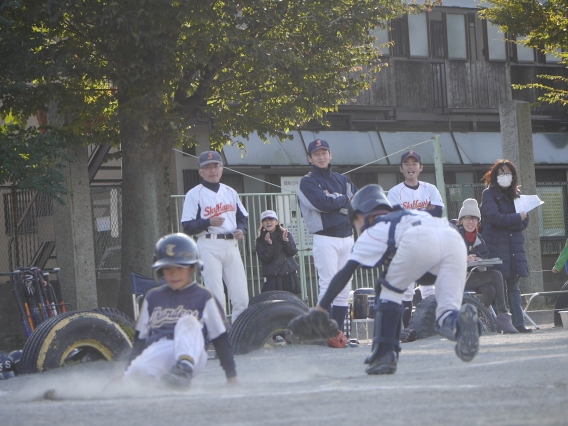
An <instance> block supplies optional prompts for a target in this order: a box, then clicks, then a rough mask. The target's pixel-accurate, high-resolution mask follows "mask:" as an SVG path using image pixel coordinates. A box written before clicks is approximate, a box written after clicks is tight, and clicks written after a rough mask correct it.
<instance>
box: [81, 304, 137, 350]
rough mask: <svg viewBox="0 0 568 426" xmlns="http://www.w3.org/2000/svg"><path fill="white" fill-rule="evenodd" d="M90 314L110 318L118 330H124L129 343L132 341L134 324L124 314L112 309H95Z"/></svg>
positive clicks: (134, 331)
mask: <svg viewBox="0 0 568 426" xmlns="http://www.w3.org/2000/svg"><path fill="white" fill-rule="evenodd" d="M91 312H97V313H99V314H103V315H105V316H106V317H108V318H110V320H111V321H113V322H115V323H117V324H118V325H119V326H120V328H122V329H123V330H124V332H125V333H126V334H127V335H128V338H129V339H130V341H131V342H133V341H134V334H135V333H136V330H135V328H136V324H135V323H134V320H133V319H132V318H130V317H129V316H128V315H126V314H125V313H124V312H122V311H119V310H118V309H114V308H95V309H92V310H91Z"/></svg>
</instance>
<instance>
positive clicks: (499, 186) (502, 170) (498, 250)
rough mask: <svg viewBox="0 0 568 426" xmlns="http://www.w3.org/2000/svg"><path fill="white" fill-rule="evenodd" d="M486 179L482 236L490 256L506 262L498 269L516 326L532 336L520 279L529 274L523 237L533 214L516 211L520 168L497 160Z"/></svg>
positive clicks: (482, 206)
mask: <svg viewBox="0 0 568 426" xmlns="http://www.w3.org/2000/svg"><path fill="white" fill-rule="evenodd" d="M484 180H485V188H486V189H485V190H484V191H483V196H482V200H481V217H482V221H483V231H482V233H481V235H482V236H483V239H484V240H485V244H486V245H487V248H488V249H489V256H490V257H499V258H501V260H503V264H502V265H495V269H497V270H499V271H500V272H501V274H502V275H503V278H504V280H505V284H506V287H507V299H508V301H509V309H510V311H511V315H512V322H513V325H514V326H515V328H516V329H517V330H519V332H521V333H532V329H530V328H528V327H526V326H525V318H524V316H523V310H522V307H521V290H520V287H519V279H520V277H527V276H528V275H529V268H528V262H527V255H526V253H525V245H524V243H525V237H524V236H523V231H524V230H525V229H526V228H527V226H528V225H529V215H528V213H527V212H517V211H516V210H515V203H514V201H515V198H519V196H520V191H519V185H518V176H517V169H516V167H515V165H514V164H513V163H512V162H511V161H509V160H497V161H496V162H495V164H494V165H493V166H492V167H491V169H490V170H489V171H488V172H487V173H486V174H485V176H484Z"/></svg>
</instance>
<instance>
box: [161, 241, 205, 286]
mask: <svg viewBox="0 0 568 426" xmlns="http://www.w3.org/2000/svg"><path fill="white" fill-rule="evenodd" d="M195 264H198V266H199V268H198V269H201V265H202V263H201V260H200V259H199V251H198V250H197V244H195V241H193V238H191V237H189V236H187V235H185V234H181V233H176V234H169V235H166V236H165V237H162V238H160V240H159V241H158V242H157V243H156V248H155V249H154V263H153V264H152V270H153V271H154V279H155V280H156V282H159V281H160V280H161V279H162V278H163V276H164V274H163V272H162V268H163V267H164V266H190V265H195Z"/></svg>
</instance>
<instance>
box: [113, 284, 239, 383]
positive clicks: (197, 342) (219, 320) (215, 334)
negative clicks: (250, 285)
mask: <svg viewBox="0 0 568 426" xmlns="http://www.w3.org/2000/svg"><path fill="white" fill-rule="evenodd" d="M227 327H228V325H227V320H226V318H225V315H224V314H223V312H222V311H221V306H220V305H219V303H218V302H217V301H216V300H215V298H214V297H213V295H212V293H211V291H209V290H207V289H206V288H205V287H203V286H201V285H199V284H197V283H196V282H194V283H192V284H190V285H188V286H186V287H183V288H182V289H180V290H173V289H172V288H170V287H169V286H168V285H163V286H160V287H156V288H154V289H152V290H150V291H149V292H148V293H147V295H146V297H145V299H144V302H143V304H142V308H141V310H140V317H139V318H138V321H137V323H136V331H137V332H138V335H137V339H138V340H140V341H142V340H143V341H145V344H146V348H145V349H144V350H143V351H142V352H141V353H140V354H139V355H138V356H137V357H136V358H134V359H133V360H132V362H131V363H130V365H129V366H128V368H127V370H126V372H125V373H124V379H125V380H128V379H130V378H133V377H144V376H147V375H150V376H152V377H154V378H155V379H156V380H160V379H161V378H162V376H163V375H164V374H166V373H168V372H169V371H170V370H171V368H172V367H173V366H174V365H175V364H176V362H177V361H178V360H180V359H185V360H186V361H187V362H188V363H189V364H191V366H192V367H193V376H195V375H196V374H198V373H199V372H200V371H202V370H203V369H204V368H205V364H206V362H207V352H206V347H205V335H206V336H207V338H208V339H210V340H212V341H213V343H214V344H215V349H216V350H217V352H218V356H219V359H220V360H221V364H222V365H223V368H225V371H226V373H227V375H228V376H233V375H236V372H235V365H234V360H233V354H232V351H231V349H230V343H229V341H228V333H227Z"/></svg>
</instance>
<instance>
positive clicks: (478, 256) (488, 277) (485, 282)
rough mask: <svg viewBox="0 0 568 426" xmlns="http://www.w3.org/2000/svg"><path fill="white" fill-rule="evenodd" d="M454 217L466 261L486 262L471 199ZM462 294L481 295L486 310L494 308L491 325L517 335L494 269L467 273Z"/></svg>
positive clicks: (478, 215) (475, 207) (478, 216)
mask: <svg viewBox="0 0 568 426" xmlns="http://www.w3.org/2000/svg"><path fill="white" fill-rule="evenodd" d="M458 217H459V219H458V221H457V227H458V231H459V232H460V234H461V236H462V238H463V239H464V241H465V244H466V246H467V261H468V262H475V261H478V260H483V259H487V258H488V257H489V250H487V246H486V245H485V241H483V239H482V238H481V235H479V234H478V232H477V231H478V226H479V222H480V221H481V212H480V211H479V206H478V205H477V200H475V199H473V198H468V199H467V200H464V202H463V205H462V208H461V209H460V214H459V216H458ZM452 222H453V221H452ZM465 291H474V292H476V293H481V294H482V296H483V304H484V305H485V306H487V307H489V306H490V305H492V304H495V308H496V309H497V317H495V323H496V324H497V325H498V326H499V328H500V329H501V330H503V332H504V333H511V334H516V333H518V332H519V331H518V330H517V329H516V328H515V327H513V324H511V315H510V314H509V311H508V310H507V306H506V305H505V291H504V287H503V276H502V275H501V272H499V271H496V270H494V269H489V270H488V269H486V268H477V269H476V270H474V271H473V272H471V274H470V275H469V277H468V279H467V281H466V282H465Z"/></svg>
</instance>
